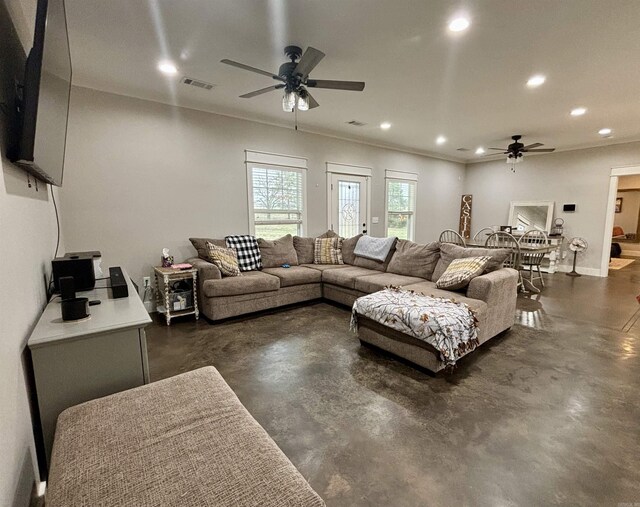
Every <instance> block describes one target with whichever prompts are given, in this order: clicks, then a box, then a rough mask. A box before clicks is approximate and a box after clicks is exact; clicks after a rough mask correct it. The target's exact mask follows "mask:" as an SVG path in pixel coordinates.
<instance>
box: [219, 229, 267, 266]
mask: <svg viewBox="0 0 640 507" xmlns="http://www.w3.org/2000/svg"><path fill="white" fill-rule="evenodd" d="M224 240H225V241H226V242H227V246H228V247H229V248H233V249H234V250H235V251H236V254H237V256H238V266H239V267H240V271H255V270H257V269H262V257H260V248H258V240H257V239H256V238H255V236H249V235H242V236H227V237H226V238H224Z"/></svg>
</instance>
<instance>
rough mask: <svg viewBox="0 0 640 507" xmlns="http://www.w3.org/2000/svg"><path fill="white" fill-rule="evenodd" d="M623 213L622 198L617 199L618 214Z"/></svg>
mask: <svg viewBox="0 0 640 507" xmlns="http://www.w3.org/2000/svg"><path fill="white" fill-rule="evenodd" d="M621 212H622V197H618V198H617V199H616V213H621Z"/></svg>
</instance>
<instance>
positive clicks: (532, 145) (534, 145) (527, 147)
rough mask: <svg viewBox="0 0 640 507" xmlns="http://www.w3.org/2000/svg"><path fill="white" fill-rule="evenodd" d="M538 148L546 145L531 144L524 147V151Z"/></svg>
mask: <svg viewBox="0 0 640 507" xmlns="http://www.w3.org/2000/svg"><path fill="white" fill-rule="evenodd" d="M538 146H544V144H542V143H533V144H529V145H528V146H523V147H522V149H523V150H528V149H529V148H537V147H538Z"/></svg>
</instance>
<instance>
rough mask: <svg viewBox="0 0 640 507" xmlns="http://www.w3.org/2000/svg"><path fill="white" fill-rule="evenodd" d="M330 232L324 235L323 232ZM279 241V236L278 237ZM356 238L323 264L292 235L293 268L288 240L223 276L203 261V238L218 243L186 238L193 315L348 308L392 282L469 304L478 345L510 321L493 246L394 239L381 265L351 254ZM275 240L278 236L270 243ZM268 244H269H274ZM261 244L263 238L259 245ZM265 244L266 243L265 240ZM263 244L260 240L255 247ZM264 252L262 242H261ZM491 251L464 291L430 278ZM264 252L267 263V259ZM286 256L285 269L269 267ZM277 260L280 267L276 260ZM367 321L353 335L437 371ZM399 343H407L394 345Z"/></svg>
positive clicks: (504, 278)
mask: <svg viewBox="0 0 640 507" xmlns="http://www.w3.org/2000/svg"><path fill="white" fill-rule="evenodd" d="M330 234H331V233H330V232H328V233H325V235H323V236H328V235H330ZM282 239H283V240H284V239H285V238H282ZM358 239H359V236H356V237H354V238H349V239H345V240H344V241H343V245H342V256H343V261H344V264H341V265H324V264H314V263H313V247H312V246H310V245H312V244H313V240H314V238H299V237H294V238H292V244H293V247H294V249H295V252H296V256H297V259H298V265H293V263H292V262H290V261H291V260H292V259H291V254H290V245H280V247H281V250H280V251H279V252H278V245H276V249H275V250H276V251H275V252H273V251H270V252H269V254H268V255H267V256H265V254H263V261H267V262H266V263H265V264H266V265H268V266H272V267H265V268H264V269H263V270H262V271H250V272H245V273H243V274H242V276H239V277H229V278H225V277H223V276H222V274H221V273H220V271H219V270H218V268H217V267H216V266H215V265H213V264H212V263H210V262H208V261H207V260H205V258H206V257H207V252H206V246H205V243H206V241H211V242H212V243H214V244H217V245H219V246H224V245H225V241H224V240H215V239H206V238H191V242H192V244H193V245H194V247H195V248H196V250H197V251H198V257H195V258H192V259H189V260H188V261H187V262H189V263H191V264H193V265H194V266H196V267H197V268H198V283H199V297H198V301H199V303H200V306H201V307H200V310H201V312H202V313H203V314H204V315H205V316H206V317H207V318H208V319H210V320H214V321H215V320H220V319H225V318H228V317H233V316H237V315H242V314H247V313H252V312H257V311H261V310H266V309H270V308H276V307H279V306H285V305H289V304H292V303H300V302H304V301H311V300H315V299H320V298H324V299H328V300H331V301H335V302H337V303H341V304H343V305H347V306H351V305H353V302H354V301H355V300H356V299H357V298H358V297H360V296H363V295H366V294H370V293H373V292H376V291H378V290H381V289H384V288H385V287H387V286H399V287H403V288H406V289H411V290H415V291H417V292H422V293H424V294H426V295H434V296H437V297H446V298H455V299H456V300H458V301H462V302H464V303H466V304H468V305H469V307H470V308H471V309H472V310H474V312H475V314H476V317H477V319H478V340H479V342H480V343H483V342H485V341H487V340H488V339H490V338H492V337H493V336H495V335H497V334H499V333H501V332H502V331H504V330H506V329H509V328H510V327H511V326H512V324H513V322H514V315H515V305H516V293H517V281H518V273H517V271H515V270H513V269H509V268H502V267H501V265H502V260H501V259H504V257H505V256H506V254H504V252H500V251H499V250H490V251H487V250H486V249H476V248H466V249H465V248H462V247H459V246H456V245H451V244H440V243H439V242H433V243H429V244H426V245H420V244H417V243H413V242H411V241H405V240H398V241H397V242H396V244H395V246H394V247H393V248H392V250H391V252H390V253H389V256H388V257H387V259H386V260H385V261H384V262H377V261H373V260H369V259H364V258H362V257H357V256H355V254H354V248H355V245H356V243H357V241H358ZM277 241H279V240H277ZM277 241H276V242H277ZM265 243H268V242H265ZM268 246H269V247H270V248H271V247H273V244H270V245H268ZM262 249H263V246H262V245H261V252H262ZM265 252H266V247H265ZM487 253H489V254H490V255H495V261H492V263H490V265H489V267H488V271H489V272H486V273H485V274H483V275H481V276H478V277H476V278H474V279H473V280H471V283H469V285H468V287H467V288H466V290H464V291H459V292H449V291H444V290H440V289H437V288H436V284H435V282H436V281H437V280H438V278H439V277H440V275H441V274H442V273H443V272H444V270H445V269H446V267H447V266H448V265H449V263H450V262H451V261H452V260H453V259H455V258H459V257H471V256H477V255H486V254H487ZM267 257H268V260H267ZM282 259H286V261H287V262H289V263H290V264H292V265H291V267H289V268H283V267H275V266H279V265H280V264H282V263H281V262H280V261H281V260H282ZM279 262H280V264H278V263H279ZM381 331H382V330H381V329H377V328H376V326H375V323H373V322H371V323H367V322H366V321H365V322H364V324H363V325H362V326H361V332H360V339H361V340H363V341H367V342H369V343H371V344H373V345H376V346H378V347H380V348H383V349H385V350H388V351H390V352H393V353H395V354H397V355H400V356H401V357H405V358H407V359H409V360H411V361H413V362H415V363H417V364H419V365H421V366H424V367H426V368H429V369H431V370H433V371H438V370H439V369H441V368H442V367H443V365H441V364H440V363H439V360H438V358H437V354H434V351H433V350H429V351H427V352H429V353H428V354H427V353H426V352H425V351H424V350H423V349H424V348H425V345H426V344H424V343H423V342H420V341H419V340H417V339H415V342H412V341H411V340H407V339H406V338H410V337H406V336H405V337H404V338H403V340H400V339H399V337H397V336H396V337H388V336H386V335H385V333H384V332H381ZM402 341H404V342H406V341H408V342H409V343H402Z"/></svg>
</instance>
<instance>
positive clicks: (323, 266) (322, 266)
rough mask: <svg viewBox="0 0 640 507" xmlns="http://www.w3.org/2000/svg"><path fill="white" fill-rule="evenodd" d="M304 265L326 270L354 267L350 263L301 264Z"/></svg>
mask: <svg viewBox="0 0 640 507" xmlns="http://www.w3.org/2000/svg"><path fill="white" fill-rule="evenodd" d="M301 266H302V267H305V268H311V269H315V270H318V271H326V270H327V269H339V268H352V267H353V266H351V265H349V264H301Z"/></svg>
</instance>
